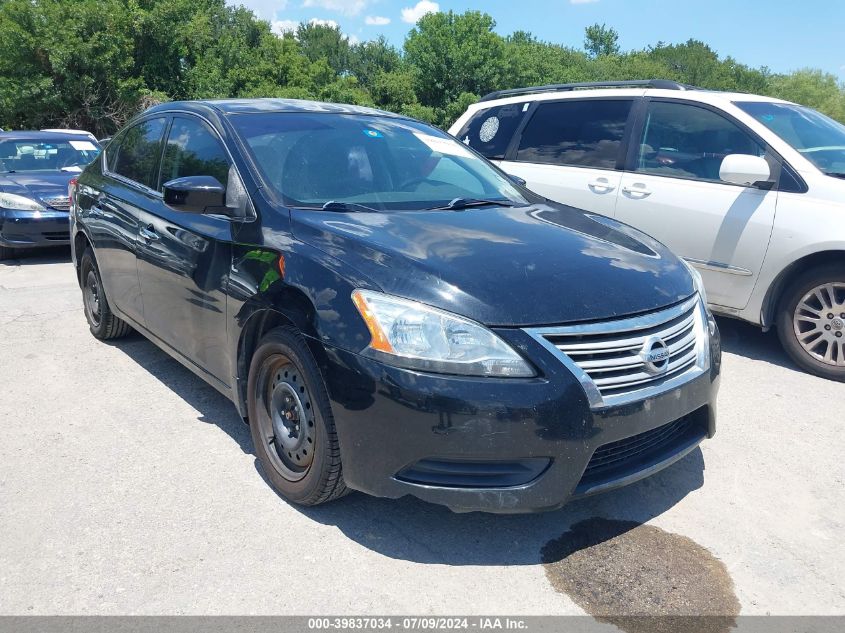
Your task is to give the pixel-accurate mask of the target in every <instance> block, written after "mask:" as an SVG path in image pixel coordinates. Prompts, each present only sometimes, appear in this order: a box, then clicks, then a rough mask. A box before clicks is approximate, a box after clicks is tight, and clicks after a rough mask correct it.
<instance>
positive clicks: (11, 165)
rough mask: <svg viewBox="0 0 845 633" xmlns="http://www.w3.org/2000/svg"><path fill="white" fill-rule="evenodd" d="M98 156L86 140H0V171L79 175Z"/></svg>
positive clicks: (97, 150)
mask: <svg viewBox="0 0 845 633" xmlns="http://www.w3.org/2000/svg"><path fill="white" fill-rule="evenodd" d="M99 153H100V147H99V146H98V145H97V144H96V143H94V142H93V141H90V140H88V139H86V138H80V139H79V140H68V139H56V140H50V139H47V140H45V139H43V138H40V139H31V140H28V139H14V140H11V139H10V140H0V172H7V173H8V172H16V171H70V172H80V171H82V170H83V169H84V168H85V167H86V166H88V164H89V163H90V162H91V161H93V160H94V159H95V158H97V155H98V154H99Z"/></svg>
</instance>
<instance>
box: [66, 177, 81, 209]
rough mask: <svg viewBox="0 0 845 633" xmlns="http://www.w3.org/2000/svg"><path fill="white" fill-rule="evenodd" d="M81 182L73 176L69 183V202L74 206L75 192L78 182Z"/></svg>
mask: <svg viewBox="0 0 845 633" xmlns="http://www.w3.org/2000/svg"><path fill="white" fill-rule="evenodd" d="M78 182H79V179H78V178H71V179H70V182H69V183H68V184H67V197H68V203H69V204H70V205H71V206H73V194H74V193H75V192H76V184H77V183H78Z"/></svg>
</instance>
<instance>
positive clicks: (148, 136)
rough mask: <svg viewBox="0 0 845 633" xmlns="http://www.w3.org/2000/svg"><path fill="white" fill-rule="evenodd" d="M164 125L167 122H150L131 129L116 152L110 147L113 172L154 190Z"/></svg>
mask: <svg viewBox="0 0 845 633" xmlns="http://www.w3.org/2000/svg"><path fill="white" fill-rule="evenodd" d="M165 123H166V119H148V120H147V121H141V122H140V123H136V124H135V125H133V126H132V127H130V128H128V129H127V130H126V132H124V133H123V136H122V137H121V139H120V145H119V146H118V147H117V148H116V149H112V148H111V147H109V154H110V156H109V168H110V170H111V171H113V172H114V173H116V174H119V175H121V176H123V177H124V178H128V179H129V180H133V181H135V182H137V183H140V184H142V185H144V186H145V187H149V188H150V189H155V188H156V184H157V182H158V165H159V158H160V157H161V143H162V139H163V137H164V128H165ZM112 161H114V162H112Z"/></svg>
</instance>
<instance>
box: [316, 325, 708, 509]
mask: <svg viewBox="0 0 845 633" xmlns="http://www.w3.org/2000/svg"><path fill="white" fill-rule="evenodd" d="M509 338H510V341H511V343H512V344H516V345H517V346H519V347H522V348H523V349H525V346H529V345H532V341H531V340H530V337H528V335H527V334H525V333H524V332H511V333H510V334H509ZM515 339H517V340H515ZM314 347H317V344H316V343H314ZM531 350H532V353H531V358H532V361H533V362H534V364H535V365H536V366H537V367H538V368H539V370H540V377H538V378H532V379H479V378H467V377H454V376H435V375H430V374H422V373H418V372H413V371H407V370H402V369H397V368H395V367H391V366H388V365H384V364H382V363H379V362H377V361H374V360H371V359H369V358H366V357H363V356H360V355H356V354H352V353H349V352H345V351H340V350H337V349H331V348H329V349H326V348H323V350H321V351H323V353H322V354H320V356H322V359H323V361H322V364H323V373H324V376H325V378H326V381H327V386H328V389H329V394H330V398H331V400H332V409H333V413H334V418H335V424H336V427H337V433H338V439H339V441H340V448H341V455H342V457H343V474H344V480H345V482H346V484H347V485H348V486H349V487H351V488H354V489H357V490H361V491H363V492H366V493H369V494H373V495H376V496H382V497H390V498H398V497H402V496H404V495H408V494H410V495H413V496H415V497H418V498H420V499H423V500H425V501H429V502H433V503H438V504H443V505H446V506H449V507H450V508H452V509H453V510H456V511H467V512H468V511H475V510H479V511H487V512H535V511H541V510H551V509H555V508H559V507H561V506H562V505H564V504H565V503H567V502H568V501H570V500H572V499H574V498H578V497H581V496H586V495H589V494H594V493H596V492H603V491H606V490H610V489H612V488H616V487H619V486H622V485H626V484H628V483H631V482H633V481H636V480H638V479H641V478H643V477H646V476H648V475H650V474H652V473H654V472H657V471H658V470H660V469H662V468H664V467H666V466H668V465H670V464H671V463H673V462H674V461H677V460H678V459H680V458H681V457H683V456H684V455H686V454H687V453H689V452H690V451H692V450H693V449H694V448H695V447H696V446H697V445H698V444H699V443H700V442H701V441H702V440H703V439H705V438H706V437H712V436H713V434H714V433H715V416H716V408H715V401H716V395H717V392H718V386H719V372H720V363H721V355H720V346H719V335H718V331H716V333H715V335H713V336H712V337H711V339H710V351H711V354H710V368H709V370H708V371H706V372H704V373H703V374H701V375H699V376H698V377H696V378H694V379H692V380H691V381H689V382H687V383H685V384H683V385H681V386H679V387H676V388H674V389H670V390H668V391H666V392H663V393H660V394H658V395H655V396H652V397H649V398H646V399H643V400H640V401H636V402H631V403H628V404H625V405H620V406H616V407H606V408H601V409H591V408H590V406H589V403H588V401H587V397H586V395H585V392H584V390H583V388H582V387H581V385H580V383H579V382H578V381H577V380H576V378H575V377H574V376H573V374H572V373H571V372H570V371H569V370H567V369H566V368H565V367H564V366H563V365H562V364H561V363H560V361H559V360H558V359H556V358H555V357H554V356H553V355H551V354H550V353H548V352H546V351H545V350H541V349H538V348H537V347H533V348H531ZM681 427H683V428H681ZM672 429H675V430H676V431H673V433H674V435H671V434H669V431H671V430H672ZM677 429H681V430H677ZM667 434H669V435H667ZM634 436H636V437H634ZM649 437H652V438H653V437H668V438H669V440H667V441H665V442H663V443H662V444H659V443H657V444H655V445H654V446H655V449H654V450H652V451H648V450H645V451H639V452H637V453H636V457H635V458H632V459H629V460H628V461H625V460H621V461H619V460H617V457H618V456H623V457H624V456H625V455H630V454H632V451H633V450H634V449H635V448H636V447H638V446H643V442H645V440H646V438H649ZM597 449H599V451H598V452H597ZM594 456H595V458H596V459H593V458H594ZM591 460H592V461H591ZM596 460H598V462H601V463H598V464H597V462H596ZM602 460H604V461H602ZM608 460H609V461H610V462H614V460H616V461H615V462H614V463H615V464H616V466H618V467H606V463H609V462H608ZM603 464H604V465H603ZM588 465H589V469H588ZM596 465H598V466H600V467H599V468H595V466H596ZM585 471H586V472H585Z"/></svg>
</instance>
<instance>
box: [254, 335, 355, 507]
mask: <svg viewBox="0 0 845 633" xmlns="http://www.w3.org/2000/svg"><path fill="white" fill-rule="evenodd" d="M247 391H248V399H247V407H248V411H249V424H250V431H251V433H252V441H253V445H254V446H255V454H256V457H258V460H259V461H260V462H261V466H262V468H263V470H264V472H265V474H266V476H267V478H268V479H269V480H270V483H271V484H272V486H273V488H275V489H276V491H277V492H278V493H279V494H281V495H282V496H283V497H284V498H286V499H288V500H290V501H292V502H294V503H297V504H300V505H305V506H313V505H318V504H321V503H325V502H326V501H331V500H332V499H336V498H338V497H340V496H342V495H343V494H345V493H346V491H347V489H346V486H345V484H344V482H343V472H342V470H341V463H340V446H339V444H338V440H337V433H336V432H335V426H334V418H333V416H332V411H331V405H330V404H329V398H328V394H327V392H326V388H325V385H324V384H323V379H322V376H321V375H320V372H319V370H318V368H317V363H316V362H315V361H314V358H313V356H312V355H311V351H310V350H309V349H308V346H307V345H306V343H305V341H304V340H303V338H302V336H300V335H299V333H298V332H297V331H296V330H295V329H294V328H291V327H279V328H276V329H274V330H272V331H270V332H269V333H267V334H266V335H265V336H264V338H262V339H261V341H260V343H259V344H258V349H257V350H256V351H255V354H254V355H253V357H252V362H251V363H250V368H249V380H248V384H247Z"/></svg>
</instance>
